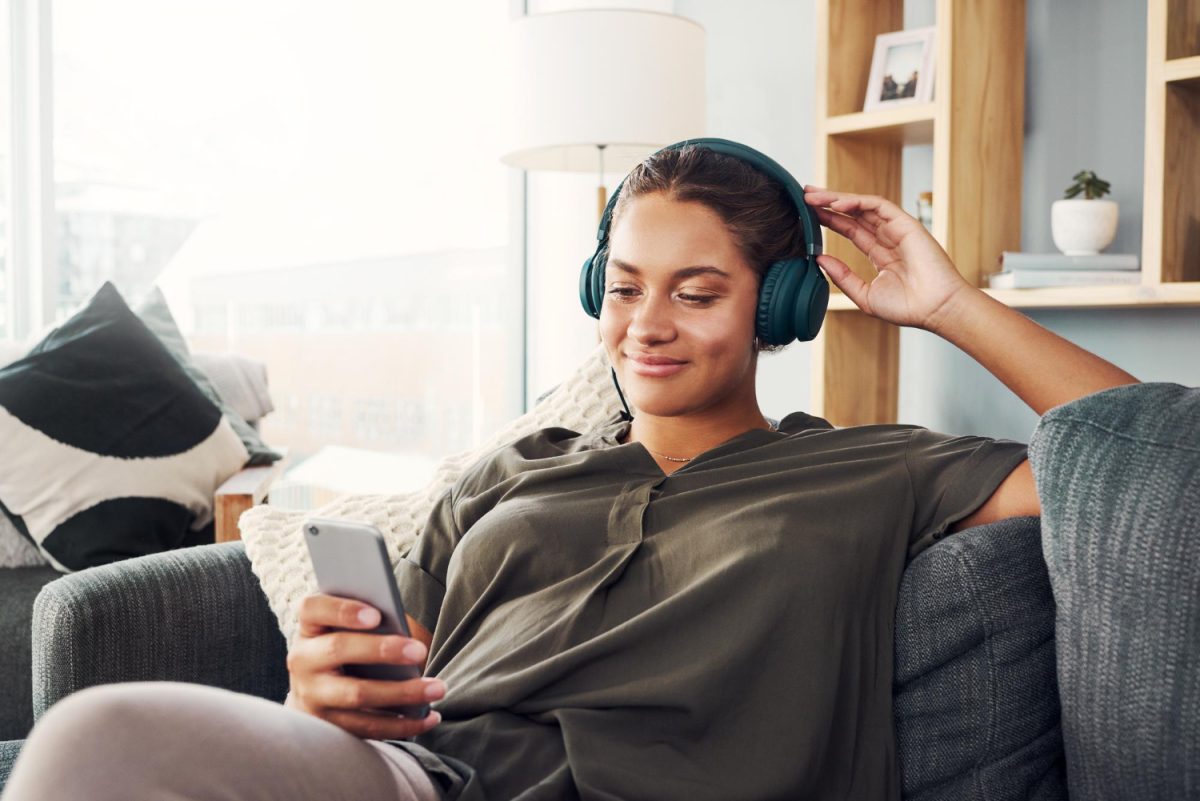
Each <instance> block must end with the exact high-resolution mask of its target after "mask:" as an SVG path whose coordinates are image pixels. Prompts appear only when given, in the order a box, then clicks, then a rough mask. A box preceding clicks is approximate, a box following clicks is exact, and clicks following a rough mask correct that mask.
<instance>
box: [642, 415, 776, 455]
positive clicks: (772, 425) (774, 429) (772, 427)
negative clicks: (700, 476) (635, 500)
mask: <svg viewBox="0 0 1200 801" xmlns="http://www.w3.org/2000/svg"><path fill="white" fill-rule="evenodd" d="M771 430H772V431H778V430H779V426H778V425H777V424H776V423H771ZM646 450H648V451H650V449H649V448H646ZM650 452H651V453H653V454H654V455H655V456H657V457H659V458H660V459H666V460H667V461H668V462H690V461H692V459H695V458H696V457H695V456H689V457H687V458H686V459H685V458H683V457H682V456H667V455H666V454H665V453H659V452H658V451H650Z"/></svg>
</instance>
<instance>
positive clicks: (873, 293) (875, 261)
mask: <svg viewBox="0 0 1200 801" xmlns="http://www.w3.org/2000/svg"><path fill="white" fill-rule="evenodd" d="M804 190H805V191H804V201H805V202H806V203H807V204H808V205H809V206H810V207H812V208H813V210H814V211H815V212H816V214H817V219H819V220H820V221H821V224H822V225H823V226H825V227H826V228H828V229H830V230H831V231H834V232H836V233H839V234H841V235H842V236H844V237H846V238H847V239H849V240H850V241H851V242H852V243H853V244H854V246H855V247H856V248H858V249H859V250H861V251H862V252H863V253H865V254H866V255H867V257H868V258H869V259H870V260H871V264H872V265H874V267H875V270H876V271H877V272H878V275H876V276H875V278H874V279H872V280H871V281H870V283H868V282H866V281H864V280H863V279H862V278H860V277H859V276H858V275H856V274H855V273H854V272H853V271H852V270H851V269H850V268H849V267H847V266H846V264H845V262H843V261H841V260H840V259H838V258H836V257H834V256H829V255H822V256H818V257H817V264H819V265H820V266H821V269H823V270H824V271H825V272H826V273H827V274H828V275H829V277H830V279H831V280H832V281H833V283H834V284H836V285H837V287H838V288H839V289H841V290H842V292H844V293H845V294H846V296H847V297H849V298H850V300H852V301H854V304H855V305H856V306H858V308H860V309H862V310H863V311H864V312H866V313H867V314H869V315H871V316H872V317H878V318H880V319H881V320H886V321H888V322H890V323H895V324H896V325H907V326H913V327H916V328H925V329H928V330H936V328H937V325H938V321H939V319H940V318H941V317H943V316H944V315H945V314H946V313H947V312H948V310H949V309H950V308H951V306H952V305H953V300H954V298H955V297H956V295H957V293H959V292H962V291H964V290H967V291H969V290H971V289H973V287H971V285H970V284H968V283H967V282H966V280H965V279H964V278H963V277H962V276H961V275H959V273H958V270H956V269H955V267H954V263H953V262H951V261H950V257H949V256H948V255H947V254H946V251H945V250H943V249H942V246H941V245H939V244H938V242H937V240H936V239H934V238H933V236H932V235H931V234H930V233H929V232H928V231H927V230H925V226H924V225H922V224H921V223H920V222H919V221H918V220H916V219H915V218H914V217H912V216H911V215H909V214H907V213H905V211H904V210H903V209H901V208H900V207H899V206H897V205H896V204H894V203H892V202H891V201H889V200H885V199H884V198H881V197H875V196H873V195H854V194H850V193H848V192H832V191H830V190H828V189H822V188H820V187H816V186H805V187H804Z"/></svg>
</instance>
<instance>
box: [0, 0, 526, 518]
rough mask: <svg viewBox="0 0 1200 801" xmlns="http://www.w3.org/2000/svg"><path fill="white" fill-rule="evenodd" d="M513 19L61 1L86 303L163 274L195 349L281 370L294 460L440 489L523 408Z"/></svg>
mask: <svg viewBox="0 0 1200 801" xmlns="http://www.w3.org/2000/svg"><path fill="white" fill-rule="evenodd" d="M507 14H508V8H507V4H504V3H495V2H489V0H470V1H469V2H456V3H453V4H440V3H422V4H410V3H389V2H345V3H336V4H334V3H324V2H292V1H291V0H289V1H288V2H268V1H267V0H255V1H254V2H251V3H246V2H227V1H226V0H206V2H204V3H162V2H160V1H159V0H110V2H105V3H102V4H100V3H93V2H89V1H88V0H56V2H55V3H54V6H53V85H54V90H53V97H54V106H53V108H54V153H55V160H54V169H55V195H56V212H57V220H56V230H57V235H58V238H57V242H56V246H57V266H58V285H59V288H60V293H59V304H58V306H59V309H58V311H59V315H60V318H61V317H62V316H65V315H68V314H70V313H71V312H72V311H73V310H74V309H75V308H77V307H78V306H79V304H81V303H82V302H85V301H86V300H87V299H88V298H89V297H90V296H91V295H92V294H93V293H94V292H95V291H96V289H97V288H98V287H99V286H100V284H101V283H103V282H104V281H105V280H111V281H113V283H114V284H115V285H116V286H117V288H118V289H119V290H120V291H121V293H122V294H123V295H124V296H125V297H126V299H127V300H128V301H129V302H130V303H131V304H133V303H136V302H137V301H138V300H139V299H140V297H141V296H142V295H143V294H144V293H145V292H146V291H147V290H149V289H150V288H151V287H153V286H154V285H156V284H157V285H158V286H159V287H161V288H162V290H163V292H164V293H165V294H166V297H167V299H168V302H169V304H170V307H171V311H172V313H173V314H174V315H175V317H176V319H177V321H178V322H179V324H180V326H181V328H182V329H183V331H184V334H185V336H186V337H187V340H188V343H189V345H190V347H191V348H192V349H193V350H196V351H210V352H212V351H215V352H224V351H228V352H233V353H237V354H241V355H244V356H247V357H250V358H252V359H256V360H259V361H261V362H263V363H265V364H266V366H267V371H268V376H269V382H270V388H271V399H272V402H273V405H274V407H275V408H274V411H273V412H272V413H270V414H269V415H268V416H267V417H266V418H265V419H264V420H263V421H262V423H261V426H260V428H261V431H262V432H263V435H264V439H265V440H266V441H267V442H268V443H269V444H271V445H275V446H282V447H286V448H288V450H289V457H288V463H289V465H292V466H293V467H292V473H293V474H297V475H299V474H301V473H303V475H304V477H305V478H304V481H306V482H308V483H311V484H314V485H316V486H317V487H318V488H320V489H323V490H329V491H333V492H346V491H357V492H373V491H389V492H399V491H405V490H407V489H415V488H417V487H419V486H421V485H422V484H424V483H425V481H426V480H427V479H428V476H429V475H430V474H431V472H432V469H433V467H434V465H435V464H436V462H437V461H439V460H440V459H441V458H443V457H445V456H447V455H449V454H451V453H455V452H459V451H462V450H466V449H469V448H472V447H474V446H475V445H476V444H478V443H479V442H480V441H481V440H483V439H485V438H486V437H487V435H488V434H490V432H492V431H493V430H495V429H496V428H498V427H499V426H500V425H502V424H503V423H504V422H506V421H507V420H510V419H511V418H512V417H514V416H515V415H517V414H519V413H520V410H521V409H520V404H521V387H520V384H521V380H522V370H521V365H522V358H523V355H522V342H521V331H522V328H523V317H522V313H523V312H522V298H523V286H522V279H521V268H520V265H519V263H517V262H516V261H515V260H514V259H513V258H512V257H511V256H510V249H509V232H510V227H511V222H510V217H511V215H512V214H514V213H517V212H518V211H519V210H517V209H510V208H509V195H510V191H509V185H510V184H509V182H510V175H509V168H507V167H505V166H504V165H503V164H501V162H500V161H499V155H500V153H499V147H500V143H499V142H497V141H495V140H494V131H495V120H496V119H497V118H498V115H499V114H500V113H501V110H502V108H503V105H502V104H503V99H502V97H501V94H502V87H500V86H499V85H498V82H499V80H500V77H501V76H499V75H497V73H496V70H495V69H494V65H493V64H492V62H493V61H494V60H495V59H494V54H495V53H496V52H497V49H498V47H499V44H498V42H497V41H496V39H497V37H498V36H500V35H502V33H503V31H504V28H505V25H506V22H507ZM148 32H153V34H154V35H153V36H148V35H147V34H148ZM2 166H3V165H0V168H2ZM3 275H4V273H3V267H2V266H0V288H2V287H3V286H4V284H3V280H4V279H3ZM0 324H2V321H0ZM293 483H298V482H293ZM282 486H283V487H285V488H286V486H287V482H286V481H285V482H284V484H283V485H282ZM297 498H298V499H299V500H298V501H297V502H298V503H312V502H315V501H314V499H313V498H312V497H308V498H307V500H306V499H305V498H300V496H299V495H298V496H297ZM274 500H275V498H274V496H273V501H274ZM317 500H319V498H317Z"/></svg>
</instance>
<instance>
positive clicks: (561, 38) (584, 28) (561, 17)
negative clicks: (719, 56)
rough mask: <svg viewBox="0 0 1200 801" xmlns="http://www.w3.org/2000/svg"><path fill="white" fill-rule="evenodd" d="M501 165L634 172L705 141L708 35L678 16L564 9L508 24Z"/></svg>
mask: <svg viewBox="0 0 1200 801" xmlns="http://www.w3.org/2000/svg"><path fill="white" fill-rule="evenodd" d="M508 45H509V66H510V69H511V71H510V73H509V74H510V76H511V80H512V86H511V95H510V98H511V103H510V108H511V112H512V113H511V116H510V119H509V123H510V124H509V126H508V129H507V131H506V136H505V139H504V146H503V148H502V150H501V152H503V153H504V154H505V155H503V156H502V157H501V160H502V161H503V162H504V163H506V164H509V165H512V166H514V167H523V168H525V169H527V170H562V171H568V172H596V171H597V163H598V151H597V149H596V146H597V145H605V146H606V147H605V149H604V169H605V171H606V172H608V171H613V172H628V171H629V170H630V169H632V168H633V166H634V165H635V164H637V163H638V162H639V161H641V160H642V159H644V158H645V157H646V156H648V155H649V154H650V153H652V152H654V151H655V150H658V149H659V148H661V147H664V146H666V145H669V144H672V143H674V142H678V141H681V140H683V139H691V138H694V137H700V136H703V135H704V70H705V67H704V28H702V27H701V26H700V25H698V24H697V23H695V22H693V21H691V20H688V19H684V18H683V17H677V16H674V15H672V14H662V13H658V12H653V11H634V10H628V9H587V10H580V11H559V12H553V13H547V14H534V15H531V16H526V17H521V18H519V19H516V20H514V21H513V22H512V23H511V29H510V37H509V41H508Z"/></svg>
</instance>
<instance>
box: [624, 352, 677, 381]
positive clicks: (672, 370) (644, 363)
mask: <svg viewBox="0 0 1200 801" xmlns="http://www.w3.org/2000/svg"><path fill="white" fill-rule="evenodd" d="M626 358H628V359H629V365H630V369H631V370H633V372H634V373H635V374H636V375H640V376H646V377H649V378H666V377H667V376H671V375H675V374H676V373H678V372H679V371H680V370H682V369H683V368H684V367H687V362H682V361H678V360H676V359H671V358H668V357H666V356H643V357H641V358H638V357H636V356H628V357H626Z"/></svg>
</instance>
